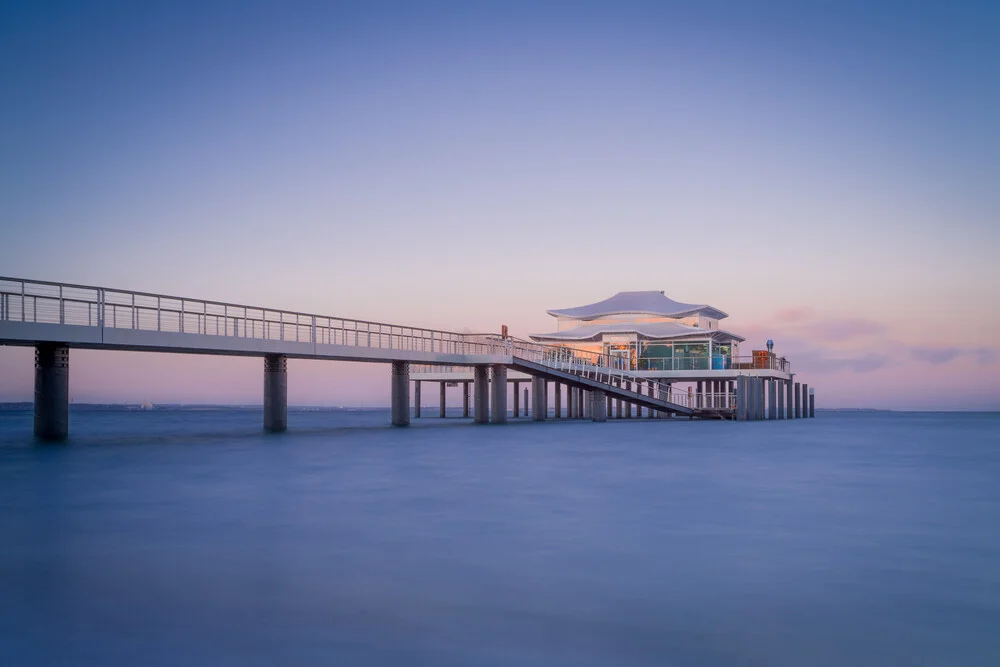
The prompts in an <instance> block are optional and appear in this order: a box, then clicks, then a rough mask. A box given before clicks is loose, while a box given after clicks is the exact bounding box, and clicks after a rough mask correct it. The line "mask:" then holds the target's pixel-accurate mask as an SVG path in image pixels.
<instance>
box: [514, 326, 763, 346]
mask: <svg viewBox="0 0 1000 667" xmlns="http://www.w3.org/2000/svg"><path fill="white" fill-rule="evenodd" d="M623 333H634V334H637V335H638V336H639V337H640V338H644V339H646V340H668V339H676V338H711V339H712V340H714V341H717V342H719V343H728V342H733V341H735V342H737V343H741V342H743V341H744V340H746V339H745V338H743V337H741V336H737V335H736V334H734V333H730V332H729V331H722V330H721V329H700V328H698V327H690V326H688V325H686V324H681V323H680V322H640V323H638V324H635V323H631V322H623V323H622V324H584V325H581V326H578V327H575V328H573V329H567V330H566V331H555V332H553V333H547V334H529V337H530V338H531V339H532V340H534V341H539V342H542V341H584V340H598V339H599V338H600V337H601V336H602V335H603V334H623Z"/></svg>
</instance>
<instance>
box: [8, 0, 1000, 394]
mask: <svg viewBox="0 0 1000 667" xmlns="http://www.w3.org/2000/svg"><path fill="white" fill-rule="evenodd" d="M753 4H754V3H747V2H733V3H726V2H698V3H690V2H689V3H677V4H669V3H666V2H652V3H627V2H613V3H612V2H609V3H592V2H495V3H486V2H464V3H458V2H455V3H426V2H415V1H414V2H402V3H388V2H361V3H332V2H316V3H293V2H232V3H222V2H206V1H201V2H122V3H110V2H86V3H83V2H65V3H59V2H39V1H32V2H12V1H11V0H7V1H5V2H3V3H2V5H0V99H2V100H3V103H2V104H0V153H2V155H3V160H2V161H0V225H2V232H3V234H2V241H0V274H2V275H8V276H15V277H27V278H38V279H45V280H61V281H68V282H75V283H83V284H96V285H104V286H113V287H123V288H131V289H137V290H144V291H150V292H161V293H167V294H180V295H186V296H192V297H201V298H212V299H218V300H226V301H232V302H237V303H250V304H259V305H266V306H272V307H279V308H286V309H294V310H301V311H307V312H319V313H329V314H336V315H343V316H349V317H357V318H365V319H373V320H380V321H390V322H398V323H403V324H413V325H424V326H432V327H438V328H447V329H454V330H459V331H461V330H466V329H468V330H477V331H483V330H491V331H495V330H498V329H499V327H500V325H501V324H504V323H505V324H508V325H510V327H511V330H512V332H513V333H514V334H516V335H525V334H527V333H533V332H542V331H549V330H553V329H554V328H555V323H554V320H552V319H551V318H550V317H549V316H547V315H546V314H545V310H546V309H548V308H559V307H568V306H576V305H581V304H585V303H590V302H593V301H597V300H599V299H603V298H605V297H607V296H610V295H611V294H613V293H615V292H617V291H619V290H626V289H657V290H664V291H665V292H666V293H667V295H669V296H671V297H672V298H675V299H677V300H680V301H688V302H698V303H710V304H712V305H714V306H716V307H718V308H721V309H723V310H725V311H727V312H729V313H730V315H731V317H730V319H729V320H727V321H726V322H725V325H726V327H727V328H728V329H730V330H733V331H736V332H738V333H741V334H743V335H745V336H746V337H747V338H748V342H747V343H746V349H745V351H749V350H750V349H751V348H754V347H760V344H761V343H762V342H763V340H766V339H767V338H773V339H774V340H775V341H776V351H777V352H779V353H781V354H785V355H787V356H788V357H789V358H790V359H791V360H792V363H793V366H794V368H795V370H796V371H797V372H798V373H799V374H800V377H801V378H802V379H803V380H804V381H806V382H809V383H810V384H811V385H813V386H815V387H816V388H817V396H818V397H819V399H818V402H819V404H820V405H824V406H828V407H834V406H835V407H887V408H901V409H906V408H910V409H921V408H931V407H941V408H961V407H966V408H975V409H1000V379H998V377H1000V352H998V347H997V342H996V341H997V338H996V336H997V334H996V332H997V331H998V328H1000V316H998V307H997V303H998V302H1000V294H998V292H1000V289H998V287H1000V269H998V268H997V257H998V252H1000V185H998V184H1000V120H998V119H1000V5H995V4H992V3H984V2H938V3H921V2H878V3H872V2H862V3H850V2H838V3H812V2H788V3H760V4H758V5H757V6H752V5H753ZM991 4H992V6H991ZM72 359H73V360H72V367H71V392H72V394H73V396H74V398H75V399H76V400H78V401H87V400H92V401H141V400H151V401H153V402H167V401H170V402H205V401H208V402H241V403H259V402H260V401H261V397H260V394H261V391H262V389H261V386H262V379H261V365H262V363H261V361H260V360H259V359H217V358H195V357H186V356H163V355H154V354H131V353H107V352H103V353H102V352H85V351H75V352H74V353H73V356H72ZM32 372H33V371H32V365H31V351H30V350H25V349H12V348H0V400H29V399H30V397H31V395H32ZM290 373H291V375H290V378H289V385H290V386H289V398H290V401H291V402H293V403H309V404H333V405H341V404H344V405H358V404H362V405H384V404H387V402H388V387H389V371H388V368H387V367H384V366H380V365H371V366H369V365H364V364H346V363H333V362H293V363H291V364H290ZM428 393H430V394H433V392H428ZM429 400H430V401H433V400H435V397H433V396H432V397H431V398H430V399H429Z"/></svg>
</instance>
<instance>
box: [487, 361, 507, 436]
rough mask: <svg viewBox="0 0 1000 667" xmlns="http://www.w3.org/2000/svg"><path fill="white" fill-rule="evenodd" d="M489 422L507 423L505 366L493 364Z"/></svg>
mask: <svg viewBox="0 0 1000 667" xmlns="http://www.w3.org/2000/svg"><path fill="white" fill-rule="evenodd" d="M490 422H492V423H493V424H506V423H507V367H506V366H504V365H503V364H493V396H492V401H491V405H490Z"/></svg>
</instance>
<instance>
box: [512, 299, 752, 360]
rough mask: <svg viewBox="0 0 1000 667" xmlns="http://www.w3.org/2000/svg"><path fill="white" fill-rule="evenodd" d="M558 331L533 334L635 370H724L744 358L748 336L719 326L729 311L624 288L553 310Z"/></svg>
mask: <svg viewBox="0 0 1000 667" xmlns="http://www.w3.org/2000/svg"><path fill="white" fill-rule="evenodd" d="M547 312H548V314H549V315H552V316H553V317H555V318H556V323H557V324H556V331H554V332H552V333H544V334H531V335H530V338H531V340H533V341H536V342H538V343H545V344H549V345H554V346H563V347H570V348H573V349H576V350H581V351H586V352H591V353H599V354H600V355H601V358H602V359H603V360H604V363H607V364H608V365H610V366H611V367H613V368H620V369H625V370H631V371H723V370H727V369H732V368H734V367H735V365H736V364H737V363H738V362H737V361H736V360H737V359H738V357H739V344H740V343H742V342H743V341H744V340H745V339H744V338H743V337H741V336H738V335H736V334H734V333H732V332H729V331H726V330H725V329H721V328H720V327H719V322H720V321H721V320H723V319H725V318H727V317H729V315H728V314H727V313H725V312H723V311H722V310H719V309H718V308H715V307H713V306H709V305H704V304H692V303H681V302H679V301H674V300H673V299H671V298H669V297H667V296H666V295H665V294H664V293H663V292H657V291H647V292H619V293H618V294H615V295H614V296H612V297H610V298H608V299H604V300H603V301H598V302H596V303H592V304H589V305H586V306H578V307H576V308H564V309H560V310H549V311H547Z"/></svg>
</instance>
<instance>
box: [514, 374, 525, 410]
mask: <svg viewBox="0 0 1000 667" xmlns="http://www.w3.org/2000/svg"><path fill="white" fill-rule="evenodd" d="M520 387H521V383H520V382H517V381H516V380H515V381H514V419H517V418H518V417H520V416H521V395H520V394H519V393H518V389H520ZM524 407H525V408H527V407H528V406H527V405H525V406H524Z"/></svg>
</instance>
